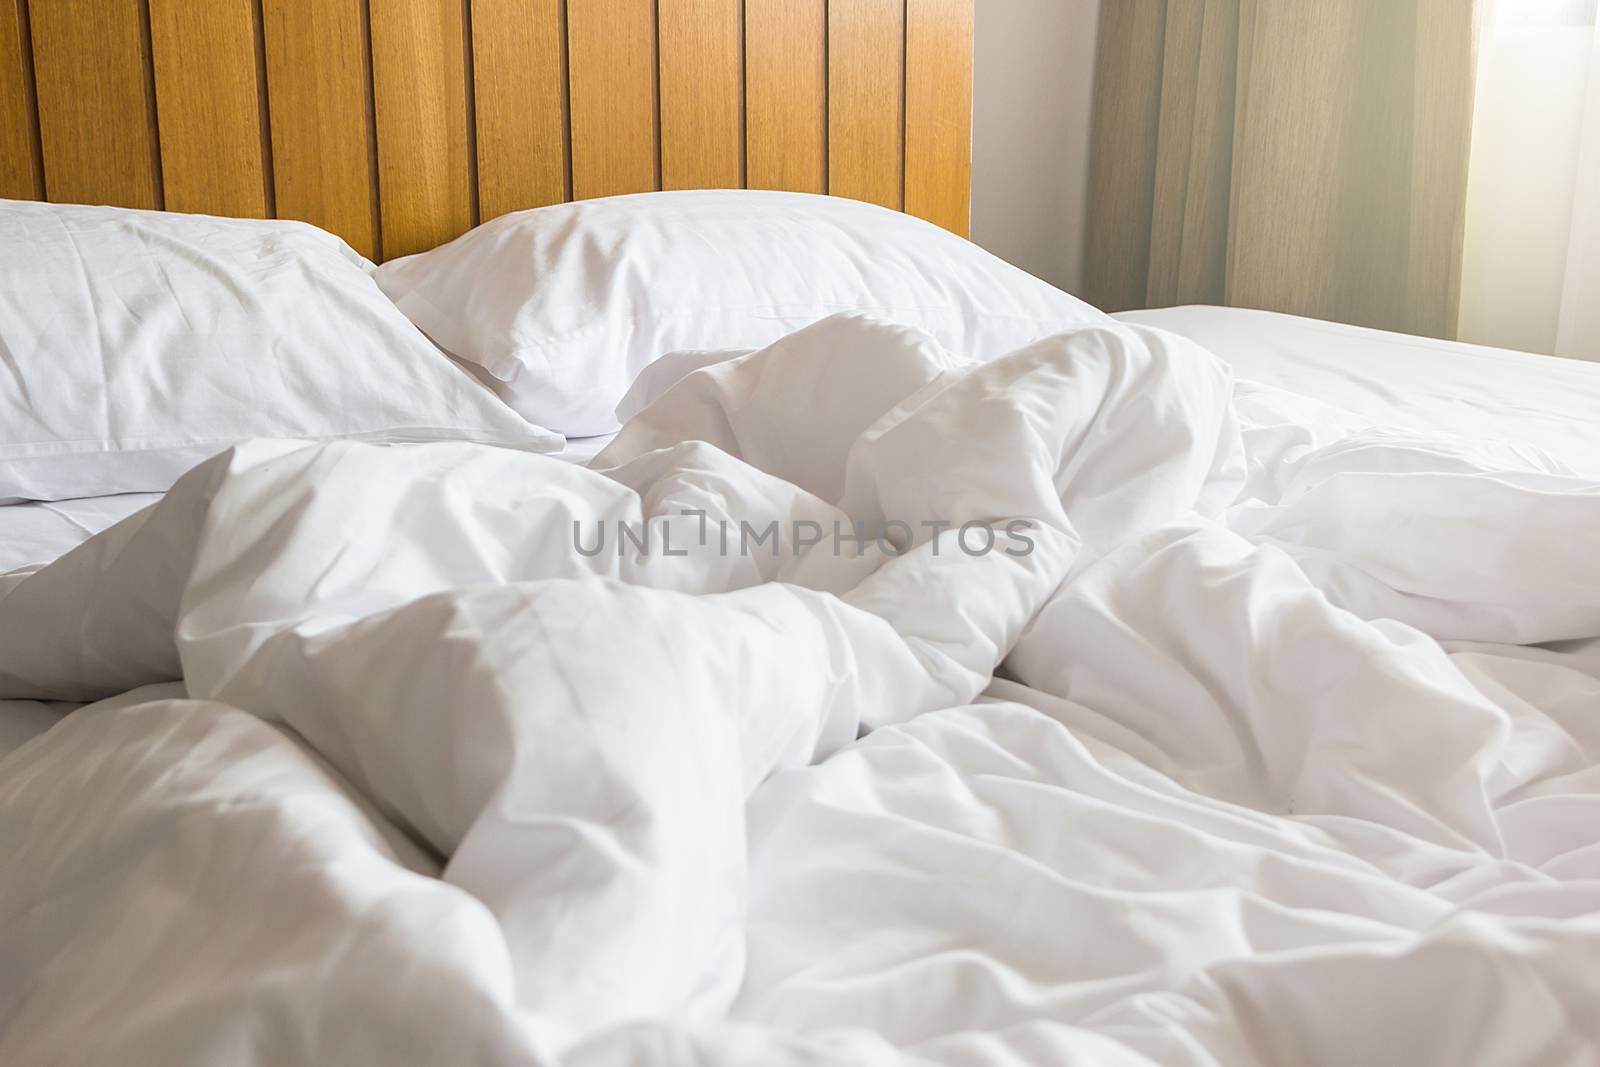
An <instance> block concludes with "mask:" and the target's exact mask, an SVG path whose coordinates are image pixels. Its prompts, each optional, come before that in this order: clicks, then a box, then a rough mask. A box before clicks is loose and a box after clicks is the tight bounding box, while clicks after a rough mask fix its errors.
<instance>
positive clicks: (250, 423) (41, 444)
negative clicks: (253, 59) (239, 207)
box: [0, 200, 562, 502]
mask: <svg viewBox="0 0 1600 1067" xmlns="http://www.w3.org/2000/svg"><path fill="white" fill-rule="evenodd" d="M370 270H371V264H369V263H367V262H366V261H365V260H364V259H362V258H361V257H360V256H358V255H356V253H355V252H353V251H351V250H350V248H349V247H348V246H346V245H345V243H344V242H343V241H341V240H339V239H338V238H337V237H335V236H333V235H332V234H329V233H326V232H324V231H322V230H319V229H317V228H315V227H313V226H308V225H306V224H304V223H299V222H263V221H246V220H240V219H220V218H210V217H206V216H201V215H179V214H169V213H165V212H156V211H130V210H125V209H121V208H103V207H83V206H79V205H63V204H39V203H32V202H26V201H8V200H0V502H7V501H16V500H59V499H65V498H70V497H84V496H104V495H109V494H112V493H143V492H162V491H164V490H166V489H167V488H168V487H170V486H171V485H172V483H173V482H174V481H175V480H176V479H177V477H178V476H179V475H180V474H182V473H183V472H184V471H186V470H188V469H189V468H190V467H192V466H194V465H195V464H196V463H198V462H200V461H201V460H204V459H206V458H208V457H209V456H212V455H215V454H216V453H218V452H220V451H222V450H224V449H226V448H228V447H229V446H231V445H234V444H236V443H238V442H240V441H243V440H245V439H247V438H251V437H302V438H332V437H353V438H360V439H362V440H367V441H376V442H401V441H436V440H453V439H459V440H467V441H480V442H485V443H489V444H496V445H505V446H509V447H513V448H522V449H531V450H537V451H552V450H555V449H557V448H559V447H560V446H561V444H562V442H561V439H560V437H558V436H557V435H555V434H552V433H550V432H549V431H548V430H545V429H542V428H540V427H537V426H532V425H529V424H528V422H527V421H526V420H524V419H522V418H521V417H520V416H518V415H517V414H516V413H515V412H513V411H512V410H511V409H510V408H508V407H506V406H505V405H504V404H503V403H501V402H500V400H499V399H498V398H497V397H495V395H494V394H493V392H491V391H490V390H489V389H486V388H485V387H484V386H483V385H481V384H480V383H478V382H477V381H475V380H474V379H473V378H472V376H471V375H470V374H467V373H466V372H465V371H464V370H463V369H462V368H460V367H458V366H456V365H455V364H453V363H452V362H451V361H450V360H449V359H448V358H447V357H446V356H445V355H444V354H443V353H441V352H440V351H439V350H438V349H436V348H435V347H434V346H433V345H432V344H430V343H429V342H428V339H427V338H426V337H424V336H423V335H422V334H421V333H419V332H418V331H417V329H416V327H414V326H413V325H411V323H410V322H408V321H407V320H406V318H405V316H403V315H401V314H400V313H399V311H398V310H396V309H395V307H394V305H393V304H391V303H390V302H389V300H388V299H387V298H386V297H385V296H384V295H383V293H382V292H380V291H379V289H378V287H377V286H376V285H375V284H374V283H373V281H372V278H371V276H370Z"/></svg>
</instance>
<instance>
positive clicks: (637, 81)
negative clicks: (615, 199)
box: [567, 0, 660, 200]
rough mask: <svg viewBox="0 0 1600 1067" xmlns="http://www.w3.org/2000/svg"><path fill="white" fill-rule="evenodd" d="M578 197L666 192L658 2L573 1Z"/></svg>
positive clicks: (570, 45)
mask: <svg viewBox="0 0 1600 1067" xmlns="http://www.w3.org/2000/svg"><path fill="white" fill-rule="evenodd" d="M567 55H568V81H569V85H568V91H569V94H570V110H571V138H572V195H573V198H574V199H579V200H582V199H586V198H589V197H595V196H616V195H619V194H622V193H640V192H648V191H650V190H652V189H656V188H658V187H659V185H658V172H657V171H658V167H659V159H660V157H659V155H658V148H657V137H656V19H655V3H654V0H569V2H568V4H567Z"/></svg>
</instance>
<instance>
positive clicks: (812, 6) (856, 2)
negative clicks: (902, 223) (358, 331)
mask: <svg viewBox="0 0 1600 1067" xmlns="http://www.w3.org/2000/svg"><path fill="white" fill-rule="evenodd" d="M972 5H973V0H0V197H6V198H12V199H32V200H38V199H49V200H55V201H61V202H81V203H100V204H116V205H120V206H124V207H140V208H160V209H166V210H171V211H195V212H205V213H208V214H215V215H233V216H244V217H257V218H265V217H277V218H295V219H305V220H307V221H310V222H314V223H316V224H317V225H319V226H324V227H326V228H328V229H330V230H333V231H334V232H336V233H338V234H340V235H341V236H343V237H344V238H345V239H346V240H347V241H349V242H350V244H351V245H353V246H354V247H355V248H356V249H357V250H358V251H360V252H361V253H363V254H364V255H367V256H369V257H372V258H374V259H378V258H392V257H394V256H400V255H405V254H407V253H411V252H417V251H421V250H423V249H427V248H431V247H433V246H434V245H436V244H439V243H441V242H443V241H446V240H449V239H450V238H452V237H454V236H456V235H457V234H459V233H461V232H463V231H464V230H467V229H469V228H471V227H472V226H474V225H475V224H477V223H478V222H479V221H481V220H483V219H489V218H493V217H495V216H496V215H500V214H503V213H505V212H507V211H514V210H517V209H519V208H527V207H536V206H541V205H545V204H553V203H559V202H561V201H564V200H571V199H581V198H587V197H596V196H609V195H612V194H616V193H630V192H640V191H644V190H651V189H685V188H723V187H739V186H747V187H749V188H752V189H792V190H799V191H805V192H819V193H821V192H826V193H833V194H836V195H839V196H848V197H854V198H857V199H861V200H870V201H873V202H875V203H879V204H883V205H885V206H887V207H891V208H895V209H899V210H905V211H909V212H912V213H914V214H916V215H920V216H922V217H923V218H927V219H930V220H932V221H934V222H936V223H938V224H940V225H942V226H945V227H947V228H949V229H951V230H954V231H956V232H958V233H962V234H965V233H966V230H967V218H968V193H969V189H968V186H969V180H970V170H971V124H972V109H971V103H972V101H971V97H972Z"/></svg>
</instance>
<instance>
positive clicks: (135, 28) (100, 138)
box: [28, 0, 162, 208]
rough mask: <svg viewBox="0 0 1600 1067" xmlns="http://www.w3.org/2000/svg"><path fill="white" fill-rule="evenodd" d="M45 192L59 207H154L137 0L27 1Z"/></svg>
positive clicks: (157, 174)
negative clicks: (102, 205)
mask: <svg viewBox="0 0 1600 1067" xmlns="http://www.w3.org/2000/svg"><path fill="white" fill-rule="evenodd" d="M28 13H29V18H30V24H31V27H32V37H33V63H34V75H35V88H36V91H37V94H38V106H39V140H40V148H41V150H42V151H41V155H42V156H43V160H44V173H45V190H46V192H47V193H48V194H49V196H50V199H52V200H55V201H58V202H66V203H86V204H112V205H115V206H117V207H135V208H159V207H161V203H162V201H161V170H160V163H159V158H158V155H157V153H158V151H159V150H158V148H157V144H156V124H155V100H154V93H153V91H152V89H151V81H152V78H151V72H150V54H149V45H148V38H147V36H146V29H147V27H146V25H145V12H144V7H143V5H142V4H141V3H140V2H139V0H31V3H30V4H29V7H28Z"/></svg>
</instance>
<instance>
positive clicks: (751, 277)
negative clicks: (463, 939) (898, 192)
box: [375, 190, 1109, 436]
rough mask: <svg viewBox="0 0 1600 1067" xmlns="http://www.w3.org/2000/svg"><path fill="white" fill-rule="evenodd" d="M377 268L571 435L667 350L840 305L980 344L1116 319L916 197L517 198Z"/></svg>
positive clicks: (997, 351) (958, 349)
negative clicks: (519, 206)
mask: <svg viewBox="0 0 1600 1067" xmlns="http://www.w3.org/2000/svg"><path fill="white" fill-rule="evenodd" d="M375 277H376V278H377V281H378V284H379V286H381V287H382V289H383V291H384V292H385V293H387V294H388V295H389V297H390V298H391V299H393V300H394V301H395V303H396V304H397V305H399V307H400V309H401V310H402V311H404V312H405V314H406V315H407V316H408V317H409V318H410V319H411V320H412V321H413V322H415V323H416V324H417V325H418V326H420V327H421V328H422V330H423V331H424V332H425V333H427V334H428V335H429V336H430V337H432V338H433V340H434V341H435V342H436V343H437V344H439V345H440V346H441V347H443V348H444V349H446V350H447V351H449V352H450V353H451V354H452V355H454V356H455V357H456V358H457V359H460V360H464V361H466V362H470V363H475V364H477V365H478V366H480V367H482V368H483V370H484V371H485V372H487V373H488V374H489V375H491V376H492V377H493V378H494V379H495V380H496V382H497V383H498V385H497V389H498V390H499V392H500V394H501V396H503V397H504V398H505V399H506V400H507V401H508V402H509V403H510V404H511V405H512V406H513V407H515V408H516V409H517V410H518V411H519V412H520V413H521V414H522V415H523V416H524V417H525V418H527V419H529V420H531V421H533V422H536V423H538V424H539V425H542V426H548V427H550V428H552V429H554V430H557V431H560V432H562V433H565V434H568V435H569V436H584V435H590V434H600V433H607V432H609V431H611V430H614V429H616V427H617V420H616V417H615V415H614V409H615V407H616V405H617V403H618V401H619V400H621V399H622V397H623V395H624V394H625V393H626V392H627V390H628V387H629V385H630V384H631V383H632V382H633V380H634V378H635V377H636V376H637V375H638V374H639V372H640V371H642V370H643V369H644V368H645V367H646V366H648V365H649V364H650V363H652V362H653V361H655V360H656V359H657V358H659V357H660V356H661V355H663V354H665V353H667V352H673V351H680V350H684V349H716V348H761V347H764V346H765V345H768V344H771V343H772V342H773V341H776V340H777V339H779V338H780V337H782V336H784V335H785V334H787V333H790V332H792V331H794V330H796V329H799V328H800V327H802V326H807V325H809V324H811V323H813V322H815V321H817V320H818V319H821V318H825V317H827V316H829V315H832V314H835V313H837V312H841V311H859V312H868V313H871V314H873V315H875V316H878V317H880V318H885V319H889V320H891V321H894V322H899V323H903V324H905V325H910V326H919V327H921V328H923V329H925V330H927V331H928V332H929V333H931V334H932V335H933V336H934V337H935V338H936V339H937V340H938V341H939V343H940V344H941V345H943V346H945V347H946V348H947V349H948V350H949V351H951V352H952V353H956V354H959V355H960V356H962V357H965V358H971V359H978V360H982V359H989V358H993V357H995V356H999V355H1002V354H1004V353H1006V352H1009V351H1012V350H1013V349H1016V348H1020V347H1021V346H1023V345H1025V344H1028V343H1029V342H1030V341H1034V340H1036V339H1038V338H1039V337H1043V336H1046V335H1048V334H1052V333H1057V332H1059V331H1061V330H1064V329H1069V328H1071V327H1074V326H1081V325H1085V324H1090V323H1101V322H1107V321H1109V319H1107V317H1106V316H1105V315H1104V314H1103V313H1101V312H1100V311H1097V310H1096V309H1095V308H1093V307H1091V306H1090V305H1088V304H1086V303H1084V302H1083V301H1081V300H1078V299H1076V298H1075V297H1072V296H1070V295H1068V294H1067V293H1064V292H1062V291H1061V290H1059V289H1056V288H1054V287H1052V286H1050V285H1047V284H1045V283H1044V282H1042V281H1040V280H1038V279H1037V278H1034V277H1032V276H1031V275H1029V274H1027V273H1025V272H1023V271H1021V270H1018V269H1017V268H1015V267H1013V266H1011V265H1009V264H1007V263H1005V262H1003V261H1002V260H1000V259H998V258H996V257H995V256H992V255H990V254H989V253H987V252H985V251H983V250H982V249H980V248H978V247H977V246H976V245H973V244H971V243H970V242H968V241H965V240H963V239H961V238H960V237H957V236H956V235H954V234H952V233H949V232H947V231H945V230H942V229H940V228H939V227H937V226H934V225H932V224H931V223H927V222H924V221H922V220H920V219H917V218H914V217H912V216H910V215H904V214H901V213H900V212H897V211H889V210H887V209H885V208H881V207H876V206H874V205H871V204H865V203H861V202H859V201H854V200H845V199H842V198H839V197H830V196H812V195H807V194H803V193H779V192H759V191H753V190H709V191H699V190H697V191H687V192H669V193H644V194H639V195H635V196H621V197H611V198H607V199H602V200H587V201H579V202H577V203H572V204H560V205H556V206H554V207H546V208H536V209H534V210H531V211H523V212H518V213H515V214H511V215H505V216H502V217H501V218H498V219H495V220H494V221H492V222H488V223H485V224H484V225H482V226H479V227H478V228H477V229H475V230H473V231H472V232H470V233H468V234H465V235H463V236H462V237H460V238H457V239H456V240H455V241H452V242H451V243H449V244H447V245H444V246H442V247H440V248H436V249H433V250H432V251H430V252H423V253H421V254H419V255H415V256H407V257H405V258H403V259H398V260H394V261H391V262H389V263H387V264H384V265H383V266H382V267H380V268H378V271H377V274H376V276H375Z"/></svg>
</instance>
